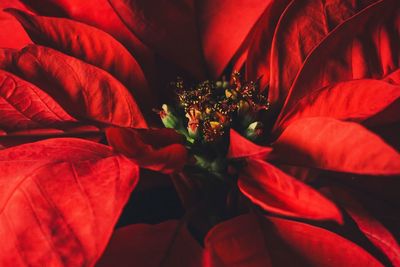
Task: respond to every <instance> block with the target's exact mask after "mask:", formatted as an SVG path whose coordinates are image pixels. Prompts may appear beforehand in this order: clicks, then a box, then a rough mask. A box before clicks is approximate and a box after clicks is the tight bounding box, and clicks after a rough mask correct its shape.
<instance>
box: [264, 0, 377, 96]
mask: <svg viewBox="0 0 400 267" xmlns="http://www.w3.org/2000/svg"><path fill="white" fill-rule="evenodd" d="M370 4H371V1H365V0H364V1H357V3H354V2H353V1H348V0H344V1H335V0H330V1H308V2H307V3H302V2H300V1H293V2H292V3H291V4H290V5H289V6H288V8H287V9H286V10H285V12H284V13H283V14H282V17H281V18H280V20H279V23H278V25H277V29H276V31H275V35H274V38H273V43H272V49H271V70H270V71H271V79H270V89H269V90H270V91H269V92H270V95H269V100H270V101H271V102H272V103H275V102H279V103H280V104H282V103H283V101H284V100H285V97H286V95H287V93H288V91H289V88H290V87H291V85H292V83H293V81H294V79H295V77H296V74H297V73H298V72H299V70H300V69H301V67H302V65H303V62H304V61H305V60H306V58H307V57H308V56H309V55H310V54H311V53H312V52H313V49H314V48H315V47H316V46H317V45H318V44H319V43H320V42H321V41H322V40H324V38H326V36H328V35H330V34H331V32H332V30H333V29H335V28H336V27H340V25H341V24H342V23H343V22H344V21H346V20H347V19H348V18H349V17H351V16H352V15H354V14H356V13H357V12H360V10H362V9H363V8H365V7H366V6H367V5H370ZM347 38H348V37H347ZM267 40H268V39H267ZM320 60H321V58H320ZM321 61H323V62H324V64H326V62H329V61H325V60H321ZM266 63H268V62H266ZM313 72H314V71H313Z"/></svg>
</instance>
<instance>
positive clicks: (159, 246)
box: [96, 220, 203, 267]
mask: <svg viewBox="0 0 400 267" xmlns="http://www.w3.org/2000/svg"><path fill="white" fill-rule="evenodd" d="M201 256H202V248H201V247H200V245H199V244H197V242H196V241H195V240H194V239H193V238H192V237H191V236H190V233H189V232H188V231H187V229H186V225H184V224H180V223H179V222H178V221H172V220H171V221H166V222H163V223H160V224H157V225H147V224H134V225H129V226H126V227H123V228H120V229H117V230H116V231H115V233H114V234H113V236H112V238H111V241H110V243H109V245H108V247H107V249H106V251H105V253H104V255H103V256H102V258H101V259H100V261H99V262H98V263H97V265H96V266H97V267H102V266H104V267H106V266H107V267H108V266H114V267H124V266H126V267H131V266H132V264H134V265H135V266H146V267H153V266H154V267H158V266H170V267H176V266H187V267H195V266H198V267H200V266H203V265H202V264H201Z"/></svg>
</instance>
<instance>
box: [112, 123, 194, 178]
mask: <svg viewBox="0 0 400 267" xmlns="http://www.w3.org/2000/svg"><path fill="white" fill-rule="evenodd" d="M172 131H174V130H171V129H160V130H155V129H153V130H144V129H142V130H137V129H129V128H108V129H107V131H106V134H107V140H108V143H109V144H110V145H111V146H112V147H114V149H115V150H117V151H119V152H121V153H123V154H124V155H126V156H128V157H129V158H131V159H132V160H133V161H134V162H136V163H137V164H138V165H139V166H140V167H142V168H147V169H150V170H155V171H160V172H163V173H173V172H177V171H180V170H182V168H183V166H184V164H185V163H186V161H187V156H188V155H187V151H186V148H185V146H184V145H182V144H180V143H176V141H177V139H178V138H180V137H179V135H178V134H177V133H175V134H173V133H172ZM155 133H157V134H155ZM172 136H173V138H171V139H170V137H172ZM155 137H156V138H157V139H158V140H157V141H152V140H154V139H153V138H155ZM160 140H163V141H162V142H160ZM160 145H161V146H160Z"/></svg>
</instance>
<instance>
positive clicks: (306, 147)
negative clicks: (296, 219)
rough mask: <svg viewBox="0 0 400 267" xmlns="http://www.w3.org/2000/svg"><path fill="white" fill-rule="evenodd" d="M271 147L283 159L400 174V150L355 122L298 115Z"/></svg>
mask: <svg viewBox="0 0 400 267" xmlns="http://www.w3.org/2000/svg"><path fill="white" fill-rule="evenodd" d="M272 147H273V153H272V154H275V156H276V159H277V160H279V161H280V162H282V163H289V164H293V165H300V166H307V167H314V168H321V169H327V170H332V171H341V172H351V173H359V174H371V175H396V174H400V154H399V153H398V152H397V151H396V150H394V149H393V148H392V147H390V146H389V145H387V144H386V143H385V142H384V141H383V140H382V139H381V138H379V137H378V136H377V135H375V134H373V133H372V132H370V131H368V130H367V129H365V128H364V127H362V126H361V125H358V124H356V123H353V122H341V121H338V120H335V119H331V118H321V117H316V118H305V119H299V120H297V121H295V122H293V123H292V124H290V125H289V126H288V127H287V128H286V129H285V130H284V131H283V133H282V134H281V136H280V137H279V138H278V140H277V141H276V142H275V143H274V144H273V145H272Z"/></svg>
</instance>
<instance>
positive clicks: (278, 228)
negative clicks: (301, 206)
mask: <svg viewBox="0 0 400 267" xmlns="http://www.w3.org/2000/svg"><path fill="white" fill-rule="evenodd" d="M266 219H268V221H269V222H270V223H268V222H267V221H265V224H266V225H267V226H265V227H266V228H267V229H268V230H266V231H265V232H266V233H265V236H266V239H269V241H267V242H268V243H269V244H271V246H272V248H271V250H272V251H273V246H274V245H275V246H276V247H279V245H278V243H281V244H282V247H283V250H284V251H282V252H281V251H280V252H278V251H275V253H274V252H272V253H271V254H272V255H273V256H272V258H273V259H274V260H273V262H274V263H275V264H276V266H292V265H296V266H297V265H298V264H299V261H298V259H301V261H300V262H304V265H302V264H301V263H300V264H299V265H302V266H326V267H330V266H331V267H336V266H383V265H382V264H381V263H380V262H379V261H378V260H376V259H375V258H374V257H373V256H371V254H369V253H368V252H367V251H365V250H363V249H362V248H361V247H359V246H358V245H356V244H355V243H352V242H351V241H349V240H347V239H344V238H343V237H341V236H339V235H337V234H335V233H333V232H330V231H328V230H325V229H323V228H319V227H315V226H311V225H309V224H305V223H300V222H295V221H290V220H284V219H278V218H274V217H266ZM264 229H265V228H264ZM285 251H286V252H289V251H290V252H291V253H290V254H291V255H290V254H289V253H285ZM277 252H278V253H277ZM280 253H282V254H281V255H280V256H278V255H279V254H280ZM288 254H289V255H288ZM275 256H277V258H276V260H275ZM296 256H297V257H296ZM288 262H291V264H289V265H285V264H283V263H288Z"/></svg>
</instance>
